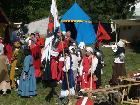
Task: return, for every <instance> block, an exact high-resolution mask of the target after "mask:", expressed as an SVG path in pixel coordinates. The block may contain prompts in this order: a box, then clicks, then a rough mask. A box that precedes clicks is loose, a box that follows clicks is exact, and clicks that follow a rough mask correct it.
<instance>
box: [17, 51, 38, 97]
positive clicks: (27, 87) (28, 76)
mask: <svg viewBox="0 0 140 105" xmlns="http://www.w3.org/2000/svg"><path fill="white" fill-rule="evenodd" d="M24 52H25V59H24V66H23V70H22V73H21V76H20V80H19V87H18V93H19V95H20V96H21V97H32V96H36V79H35V74H34V67H33V57H32V55H31V51H30V50H29V49H26V50H25V51H24Z"/></svg>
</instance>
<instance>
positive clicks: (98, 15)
mask: <svg viewBox="0 0 140 105" xmlns="http://www.w3.org/2000/svg"><path fill="white" fill-rule="evenodd" d="M136 1H138V0H76V2H77V3H78V4H79V5H80V6H81V7H82V8H83V9H84V11H85V12H86V13H87V14H88V15H89V16H90V17H92V20H93V21H94V22H98V21H102V22H109V20H110V19H126V18H129V17H131V16H132V15H133V13H134V10H135V7H134V4H135V3H136ZM74 2H75V0H57V7H58V11H59V15H60V16H61V15H63V14H64V13H65V12H66V11H67V10H68V9H69V8H70V6H71V5H72V4H73V3H74ZM0 4H1V7H2V8H3V9H4V11H5V12H6V14H7V16H8V17H9V18H10V20H11V21H13V22H20V21H22V22H25V23H28V22H30V21H34V20H37V19H40V18H44V17H47V16H49V13H50V5H51V0H1V1H0Z"/></svg>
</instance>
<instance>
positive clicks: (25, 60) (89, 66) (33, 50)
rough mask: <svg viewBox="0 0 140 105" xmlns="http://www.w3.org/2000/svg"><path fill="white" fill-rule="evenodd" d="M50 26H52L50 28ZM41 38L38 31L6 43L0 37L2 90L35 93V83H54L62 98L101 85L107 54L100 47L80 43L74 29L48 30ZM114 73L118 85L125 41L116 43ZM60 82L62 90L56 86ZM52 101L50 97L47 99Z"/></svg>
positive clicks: (46, 84)
mask: <svg viewBox="0 0 140 105" xmlns="http://www.w3.org/2000/svg"><path fill="white" fill-rule="evenodd" d="M50 28H51V27H50ZM47 34H48V35H47V37H46V38H44V37H42V36H41V35H40V34H39V33H38V32H36V33H31V35H30V36H29V37H28V38H26V39H25V40H24V43H23V41H21V39H20V38H17V39H15V40H14V41H13V42H11V43H8V44H4V43H3V42H2V41H3V39H2V38H0V65H1V68H0V90H1V91H2V94H3V95H4V94H7V93H9V91H10V90H11V89H15V90H17V93H18V95H19V96H21V97H33V96H36V95H37V94H40V93H37V90H36V83H38V82H40V81H41V82H42V84H43V86H44V87H48V86H51V88H52V91H51V92H52V93H53V94H59V97H60V98H63V97H67V96H69V95H70V96H74V95H78V96H83V93H84V91H86V90H88V89H91V90H95V89H98V88H100V86H101V83H102V82H101V75H102V73H103V66H104V60H103V58H104V55H103V52H102V51H101V50H100V48H99V47H95V46H93V45H91V46H86V45H85V43H84V42H80V43H79V44H77V43H76V42H75V41H74V40H73V39H72V38H71V32H70V31H67V32H61V31H60V30H58V31H57V33H55V35H54V34H52V32H48V33H47ZM117 46H118V47H117V51H116V52H115V54H114V55H115V60H114V65H113V74H112V79H111V80H110V82H111V83H112V84H117V82H118V81H117V78H118V77H119V76H125V75H126V70H125V65H124V58H125V49H124V43H123V41H119V42H118V43H117ZM57 85H61V91H60V92H59V93H58V92H55V87H56V86H57ZM48 100H49V99H48Z"/></svg>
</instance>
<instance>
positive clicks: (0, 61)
mask: <svg viewBox="0 0 140 105" xmlns="http://www.w3.org/2000/svg"><path fill="white" fill-rule="evenodd" d="M7 64H8V58H7V57H6V56H5V55H0V66H1V67H0V90H2V91H7V90H8V89H11V87H10V80H9V75H8V70H7Z"/></svg>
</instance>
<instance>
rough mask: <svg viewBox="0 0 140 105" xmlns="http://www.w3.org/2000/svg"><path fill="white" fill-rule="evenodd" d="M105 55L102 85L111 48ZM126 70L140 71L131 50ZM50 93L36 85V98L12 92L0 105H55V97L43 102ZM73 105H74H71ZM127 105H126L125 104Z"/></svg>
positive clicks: (109, 72)
mask: <svg viewBox="0 0 140 105" xmlns="http://www.w3.org/2000/svg"><path fill="white" fill-rule="evenodd" d="M102 50H103V52H104V55H105V59H104V60H105V64H106V66H105V67H104V70H103V75H102V84H103V86H104V85H105V84H108V81H109V80H110V78H111V75H112V63H113V52H112V50H111V48H102ZM126 69H127V73H132V72H135V71H137V70H138V69H140V53H136V52H133V50H131V49H126ZM49 91H50V88H47V89H45V88H43V87H42V84H41V83H39V84H38V85H37V93H38V95H37V96H36V97H32V98H20V97H19V96H18V95H17V92H16V91H14V90H12V93H11V94H10V95H7V96H0V105H56V104H55V103H56V102H57V101H58V98H57V97H56V96H55V97H54V98H53V99H52V100H51V102H50V103H47V102H46V101H45V97H46V95H47V94H48V92H49ZM56 91H57V92H58V94H59V93H60V86H58V87H57V88H56ZM72 105H74V104H72ZM127 105H128V104H127Z"/></svg>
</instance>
